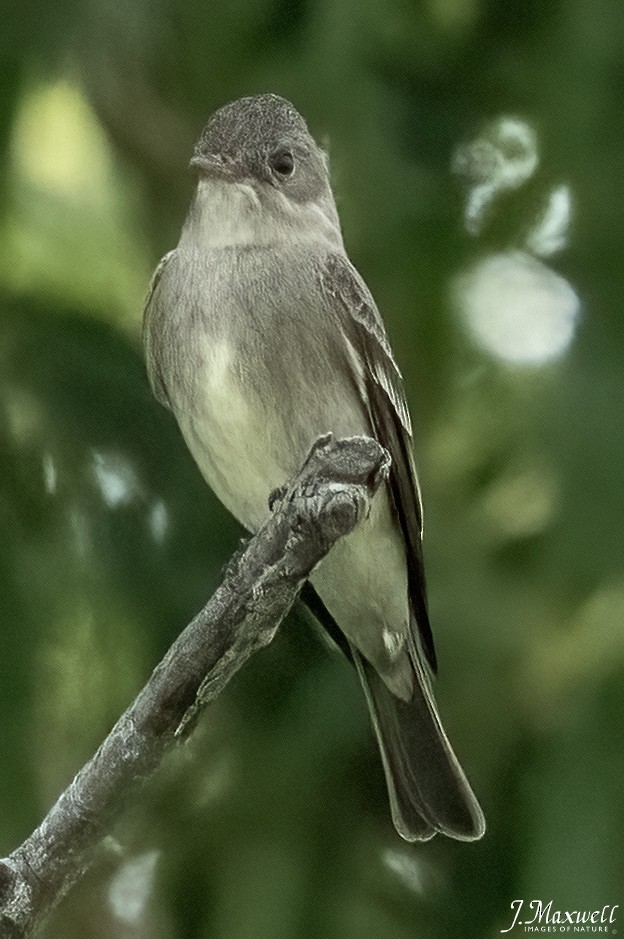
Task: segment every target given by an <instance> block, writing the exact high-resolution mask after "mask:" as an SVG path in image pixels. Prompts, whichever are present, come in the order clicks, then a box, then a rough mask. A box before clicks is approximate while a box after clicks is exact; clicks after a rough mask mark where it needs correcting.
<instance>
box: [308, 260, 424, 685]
mask: <svg viewBox="0 0 624 939" xmlns="http://www.w3.org/2000/svg"><path fill="white" fill-rule="evenodd" d="M322 282H323V285H324V288H325V290H326V291H327V292H328V293H329V294H330V295H331V297H332V299H333V301H334V304H333V305H334V306H335V307H336V308H337V309H338V310H339V312H340V313H341V314H342V318H343V326H344V329H345V332H346V334H347V336H348V337H349V339H350V341H351V343H352V344H353V345H354V347H355V348H356V349H357V350H358V351H359V353H360V355H361V357H362V359H363V361H364V364H365V378H364V385H365V387H364V397H365V403H366V406H367V408H368V411H369V415H370V419H371V423H372V425H373V428H374V430H375V434H376V437H377V439H378V440H379V442H380V443H381V444H382V446H384V447H385V448H386V449H387V450H388V452H389V453H390V456H391V457H392V467H391V470H390V491H391V494H392V501H393V504H394V508H395V510H396V513H397V516H398V519H399V522H400V525H401V529H402V532H403V537H404V539H405V545H406V549H407V555H408V573H409V590H410V604H411V609H412V614H413V620H414V622H415V623H416V629H415V630H414V632H415V635H414V639H415V641H416V643H417V646H418V647H419V648H420V649H421V650H422V654H423V656H424V659H425V661H426V662H428V664H429V666H430V667H431V669H432V670H433V671H434V672H435V671H436V670H437V659H436V653H435V646H434V642H433V633H432V631H431V624H430V622H429V614H428V611H427V600H426V585H425V573H424V564H423V554H422V535H423V512H422V499H421V495H420V487H419V485H418V477H417V475H416V468H415V465H414V458H413V455H412V423H411V419H410V414H409V409H408V406H407V400H406V398H405V390H404V388H403V378H402V376H401V372H400V371H399V367H398V365H397V364H396V362H395V360H394V357H393V355H392V350H391V348H390V344H389V342H388V338H387V336H386V332H385V329H384V325H383V322H382V319H381V316H380V315H379V312H378V310H377V307H376V306H375V301H374V300H373V298H372V296H371V294H370V291H369V290H368V288H367V286H366V284H365V283H364V281H363V280H362V278H361V277H360V276H359V274H358V273H357V271H356V270H355V268H354V267H353V266H352V265H351V264H350V263H349V261H348V259H347V258H346V257H345V256H343V255H338V254H332V255H330V256H329V257H328V258H327V261H326V263H325V267H324V269H323V273H322Z"/></svg>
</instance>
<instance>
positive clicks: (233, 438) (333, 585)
mask: <svg viewBox="0 0 624 939" xmlns="http://www.w3.org/2000/svg"><path fill="white" fill-rule="evenodd" d="M234 365H235V363H234V353H233V351H232V349H231V348H230V347H229V346H228V345H226V344H225V343H223V342H222V343H217V344H215V345H214V346H213V348H212V349H211V350H210V360H209V362H207V366H208V367H207V368H206V369H205V370H204V371H203V377H202V384H201V386H200V387H198V388H197V389H196V393H195V395H194V396H193V406H192V408H188V407H187V408H185V409H183V410H182V409H179V408H176V406H175V401H174V402H173V404H174V411H175V413H176V417H177V419H178V423H179V425H180V429H181V431H182V434H183V435H184V438H185V440H186V443H187V446H188V447H189V450H190V451H191V454H192V455H193V457H194V459H195V461H196V462H197V464H198V466H199V468H200V470H201V472H202V474H203V476H204V477H205V479H206V481H207V482H208V483H209V485H210V486H211V488H212V489H213V490H214V492H215V494H216V495H217V497H218V498H219V499H220V501H221V502H222V503H223V504H224V505H225V506H226V508H227V509H228V510H229V511H230V512H231V513H232V514H233V515H234V516H235V517H236V518H237V519H238V520H239V521H240V522H241V523H242V524H243V525H244V526H245V527H246V528H247V529H248V530H249V531H256V530H257V529H258V528H259V527H260V526H261V525H262V524H263V523H264V522H265V521H266V519H267V518H268V516H269V505H268V500H269V495H270V493H271V492H272V491H273V490H274V489H275V488H277V487H278V486H281V485H283V484H284V483H286V482H287V481H288V480H289V479H290V478H291V477H292V476H293V475H294V473H295V472H297V470H298V469H299V468H300V466H301V465H302V463H303V460H304V459H305V456H306V455H307V453H308V451H309V448H310V446H311V445H312V443H313V442H314V441H315V440H316V439H317V437H318V436H319V435H320V434H323V433H326V432H328V431H332V432H333V433H335V434H336V436H350V435H354V434H361V433H370V430H369V429H368V427H367V424H366V421H365V418H364V417H363V415H362V411H361V407H360V406H359V404H357V402H356V401H355V400H353V401H350V400H349V396H348V394H347V393H345V398H346V400H345V401H344V402H343V403H342V406H341V408H340V409H339V410H338V411H337V409H336V408H335V406H334V404H333V403H332V402H329V403H328V406H327V412H328V413H327V416H326V415H324V414H323V407H322V399H321V398H318V397H317V398H316V403H317V406H316V407H312V409H310V407H309V401H302V402H301V411H300V413H299V415H298V416H299V418H300V419H299V420H298V421H296V423H297V425H298V426H296V427H292V426H289V427H286V426H285V424H284V419H283V414H282V413H277V409H276V408H271V409H270V410H267V409H266V407H265V406H264V404H263V402H261V401H260V400H258V399H257V398H255V397H254V396H253V395H250V394H248V393H246V392H245V390H244V389H243V387H242V385H241V382H240V380H238V378H237V373H236V369H235V367H234ZM319 401H321V405H319V404H318V402H319ZM294 413H295V414H298V412H297V411H295V412H294ZM292 414H293V409H292V407H291V408H290V415H291V417H290V420H291V421H292V420H293V418H292ZM330 415H331V416H330ZM310 579H311V581H312V583H313V585H314V587H315V589H316V590H317V592H318V594H319V596H320V597H321V599H322V600H323V602H324V603H325V605H326V607H327V609H328V610H329V611H330V613H331V614H332V616H333V617H334V618H335V619H336V621H337V623H338V624H339V626H340V628H341V629H342V631H343V632H344V633H345V635H346V636H347V638H349V639H350V640H351V641H352V642H353V643H354V644H355V645H356V646H357V647H358V648H359V649H360V651H361V652H362V653H363V654H364V655H365V656H366V657H367V658H368V659H369V660H370V661H371V662H373V663H374V664H375V665H376V666H377V667H378V668H379V671H380V672H381V674H382V675H384V677H385V678H386V680H387V683H388V684H389V686H390V687H391V688H392V689H393V690H395V691H396V693H398V694H401V695H402V696H404V697H408V696H409V693H410V692H411V668H410V667H409V666H408V663H407V662H406V661H404V660H405V658H406V655H405V650H404V644H405V637H406V635H407V630H408V628H409V626H408V622H409V613H408V599H407V598H408V584H407V569H406V558H405V550H404V545H403V539H402V536H401V533H400V530H399V528H398V525H397V523H396V521H395V519H394V517H393V514H392V512H391V509H390V504H389V499H388V495H387V492H386V490H385V489H384V490H382V491H380V492H379V493H378V495H377V496H376V497H375V499H374V501H373V506H372V509H371V513H370V516H369V517H368V518H367V519H365V520H364V521H363V522H362V523H361V524H360V525H358V527H357V528H356V529H355V531H354V532H353V533H352V534H351V535H349V536H347V537H346V538H343V539H341V540H340V541H339V542H338V543H337V544H336V545H335V546H334V548H332V550H331V551H330V553H329V555H328V556H327V557H326V558H325V559H324V561H323V562H321V564H320V565H319V566H318V567H317V569H316V570H315V571H313V573H312V575H311V578H310Z"/></svg>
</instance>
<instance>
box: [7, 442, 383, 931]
mask: <svg viewBox="0 0 624 939" xmlns="http://www.w3.org/2000/svg"><path fill="white" fill-rule="evenodd" d="M388 469H389V457H388V455H387V453H386V451H385V450H384V449H383V448H382V447H381V446H380V445H379V444H378V443H376V441H374V440H371V439H369V438H367V437H352V438H349V439H344V440H336V439H335V438H334V437H333V435H331V434H328V435H326V436H325V437H321V438H319V440H317V441H316V443H315V444H314V446H313V447H312V449H311V451H310V453H309V455H308V457H307V459H306V461H305V463H304V465H303V467H302V469H301V471H300V472H299V473H298V475H297V476H296V477H295V479H294V480H293V481H292V482H291V483H290V484H289V485H288V486H287V487H285V488H284V490H282V491H280V492H279V493H277V494H274V497H273V504H272V515H271V517H270V518H269V520H268V522H267V523H266V525H265V526H264V527H263V528H262V529H261V530H260V531H259V532H258V534H256V535H255V536H254V537H253V538H251V540H250V541H249V542H248V543H247V545H246V547H245V549H244V550H243V551H242V552H241V553H239V554H238V555H236V556H235V557H234V558H233V559H232V561H231V562H230V564H229V566H228V568H227V570H226V573H225V577H224V580H223V583H222V584H221V586H220V587H219V588H218V590H217V591H216V593H215V594H214V596H213V597H212V598H211V599H210V600H209V601H208V603H207V604H206V606H205V607H204V609H203V610H202V611H201V612H200V613H199V614H198V615H197V616H196V617H195V619H194V620H193V621H192V622H191V623H190V624H189V625H188V626H187V627H186V629H185V630H184V631H183V632H182V633H181V634H180V636H179V637H178V639H177V640H176V641H175V642H174V643H173V645H172V646H171V648H170V649H169V651H168V652H167V654H166V655H165V658H164V659H163V661H162V662H161V663H160V665H158V666H157V668H156V669H155V670H154V672H153V673H152V676H151V677H150V679H149V681H148V683H147V684H146V685H145V687H144V688H143V690H142V691H141V692H140V693H139V695H138V696H137V698H136V699H135V701H134V703H133V704H132V705H131V706H130V707H129V708H128V710H127V711H126V712H125V713H124V714H123V715H122V716H121V717H120V719H119V720H118V721H117V723H116V724H115V726H114V727H113V729H112V730H111V732H110V734H109V735H108V737H107V738H106V739H105V740H104V742H103V743H102V744H101V746H100V747H99V749H98V750H97V752H96V754H95V755H94V756H93V757H92V759H91V760H90V761H89V762H88V763H87V764H86V765H85V766H84V767H83V768H82V769H81V770H80V772H79V773H78V775H77V776H76V778H75V779H74V781H73V782H72V783H71V785H70V786H69V787H68V789H66V791H65V792H64V793H63V794H62V795H61V796H60V798H59V799H58V801H57V802H56V804H55V805H54V806H53V808H52V809H51V810H50V812H49V813H48V815H47V816H46V818H45V819H44V820H43V821H42V823H41V824H40V825H39V827H38V828H37V829H36V830H35V831H34V832H33V833H32V834H31V835H30V836H29V837H28V838H27V839H26V840H25V841H24V842H23V844H21V845H20V847H18V848H17V849H16V850H15V851H13V853H12V854H11V855H10V856H9V857H7V858H4V859H2V860H0V937H2V939H25V937H27V936H32V935H33V934H34V933H35V932H36V930H37V928H38V927H39V926H40V925H41V923H42V922H43V920H44V918H45V916H46V915H47V914H48V913H49V912H50V911H51V910H52V909H53V907H54V906H55V905H56V904H57V903H58V901H59V900H60V899H61V898H62V897H63V896H64V895H65V894H66V893H67V891H68V890H69V889H70V888H71V887H72V885H73V884H75V883H76V881H77V880H79V879H80V877H81V876H82V875H83V874H84V873H85V871H86V870H87V869H88V868H89V866H90V864H91V863H92V859H93V855H94V848H95V847H96V846H97V844H98V843H99V842H100V840H101V839H102V837H103V836H104V835H106V834H107V833H108V831H109V830H110V828H111V826H112V824H113V823H114V821H115V820H116V818H117V817H118V815H119V814H120V812H121V809H122V807H123V803H124V802H126V801H127V800H128V798H129V797H131V796H132V794H133V793H134V792H135V791H136V789H137V787H138V786H139V785H140V784H141V782H142V781H143V780H145V779H146V778H147V776H149V775H150V774H151V773H152V772H153V771H154V770H155V769H156V767H157V766H158V765H159V764H160V762H161V760H162V759H163V757H164V755H165V754H166V753H167V752H168V751H169V750H170V749H171V748H172V747H173V746H175V745H176V743H177V742H178V741H180V740H182V739H183V738H184V737H186V736H187V735H188V734H189V732H190V731H191V730H192V728H193V727H194V725H195V724H196V722H197V720H198V718H199V716H200V714H201V712H202V710H203V709H204V708H205V706H206V705H207V704H208V703H209V702H210V701H211V700H213V699H214V698H215V697H216V696H217V695H218V694H219V693H220V692H221V691H222V689H223V688H224V687H225V685H226V684H227V683H228V681H229V680H230V678H232V676H233V675H234V674H235V673H236V672H237V671H238V669H239V668H240V667H241V666H242V665H243V664H244V663H245V662H246V661H247V659H248V658H249V657H250V656H251V655H253V653H254V652H256V651H258V650H259V649H261V648H263V647H264V646H266V645H268V643H269V642H271V640H272V639H273V636H274V635H275V632H276V631H277V628H278V626H279V624H280V623H281V622H282V620H283V619H284V617H285V616H286V614H287V613H288V611H289V610H290V608H291V606H292V604H293V603H294V601H295V599H296V597H297V595H298V593H299V591H300V589H301V587H302V586H303V584H304V583H305V581H306V579H307V577H308V576H309V574H310V572H311V571H312V569H313V568H314V567H315V566H316V565H317V564H318V563H319V562H320V561H321V560H322V559H323V558H324V557H325V555H326V554H327V552H328V551H329V550H330V548H331V547H332V545H333V544H334V543H335V542H336V541H337V540H338V539H339V538H341V537H343V536H344V535H346V534H348V533H349V532H350V531H352V530H353V528H354V527H355V526H356V525H357V523H358V522H359V521H360V520H361V519H362V518H363V517H364V516H365V515H366V514H367V513H368V511H369V508H370V503H371V500H372V498H373V496H374V494H375V492H376V491H377V489H378V487H379V486H380V484H381V482H382V481H383V480H384V479H385V478H386V476H387V473H388Z"/></svg>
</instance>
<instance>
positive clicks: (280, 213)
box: [143, 94, 485, 841]
mask: <svg viewBox="0 0 624 939" xmlns="http://www.w3.org/2000/svg"><path fill="white" fill-rule="evenodd" d="M190 162H191V167H192V169H193V170H194V171H195V173H196V174H197V186H196V189H195V192H194V196H193V198H192V201H191V205H190V207H189V210H188V214H187V216H186V220H185V222H184V224H183V227H182V231H181V235H180V239H179V242H178V245H177V247H176V248H175V249H174V250H172V251H170V252H169V253H168V254H166V255H165V257H164V258H163V259H162V261H161V262H160V264H159V265H158V267H157V268H156V271H155V273H154V276H153V278H152V282H151V286H150V289H149V293H148V298H147V301H146V304H145V311H144V318H143V340H144V347H145V355H146V362H147V372H148V376H149V381H150V384H151V387H152V390H153V392H154V394H155V396H156V398H157V399H158V400H159V401H160V402H161V403H163V404H164V405H165V406H166V407H168V408H170V409H171V411H172V412H173V414H174V416H175V418H176V420H177V423H178V425H179V428H180V430H181V433H182V436H183V438H184V440H185V442H186V445H187V447H188V449H189V450H190V453H191V454H192V456H193V458H194V460H195V462H196V463H197V465H198V467H199V470H200V471H201V473H202V475H203V476H204V478H205V480H206V481H207V483H208V484H209V485H210V487H211V488H212V489H213V491H214V492H215V494H216V495H217V497H218V498H219V499H220V500H221V502H222V503H223V505H224V506H225V507H226V508H227V509H228V510H229V511H230V512H231V513H232V515H234V516H235V518H236V519H238V521H239V522H240V523H241V524H242V525H243V526H244V528H245V529H247V531H248V532H250V533H254V532H257V531H258V530H259V528H260V527H261V526H262V525H263V524H264V523H265V522H266V520H267V519H268V517H269V513H270V508H269V497H270V495H271V493H273V492H274V491H275V490H279V489H280V487H283V485H284V484H285V483H286V482H287V481H288V480H289V479H290V478H292V476H293V475H294V474H295V473H296V472H297V471H298V469H299V468H300V466H301V464H302V462H303V460H304V459H305V457H306V455H307V454H308V452H309V450H310V448H311V446H312V445H313V443H314V442H315V441H316V440H317V439H318V438H319V437H320V436H321V435H324V434H326V433H328V432H329V433H332V434H334V435H335V436H336V437H350V436H355V435H367V436H369V437H373V438H374V439H376V440H377V441H378V442H379V443H380V444H381V445H382V446H383V447H384V448H385V449H386V450H387V452H388V453H389V455H390V458H391V467H390V472H389V477H388V480H387V482H386V483H384V484H383V485H382V487H381V488H380V490H379V491H378V493H377V494H376V495H375V497H374V499H373V501H372V505H371V510H370V513H369V515H368V517H367V518H366V519H365V520H363V521H362V522H361V523H360V524H359V525H358V526H356V528H355V530H354V531H353V532H352V533H350V534H349V535H348V536H346V537H344V538H343V539H341V540H340V541H339V542H338V543H336V544H335V545H334V547H333V548H332V549H331V551H330V552H329V554H328V555H327V556H326V557H325V558H324V559H323V561H322V562H321V563H320V564H319V565H318V566H317V568H315V569H314V570H313V571H312V573H311V575H310V577H309V580H308V581H307V582H306V585H305V587H304V590H303V591H302V598H303V599H304V600H305V602H307V604H308V605H309V607H310V609H311V610H312V612H313V613H314V614H315V615H316V616H317V617H318V618H319V619H320V621H321V623H322V625H325V626H326V627H327V629H328V631H329V632H330V633H331V634H332V635H335V636H337V637H338V639H339V642H340V645H341V646H342V647H343V648H344V649H345V651H346V653H347V655H348V657H349V658H350V659H351V660H352V662H353V663H354V665H355V667H356V669H357V674H358V676H359V678H360V680H361V683H362V686H363V689H364V693H365V698H366V702H367V705H368V708H369V711H370V716H371V719H372V725H373V728H374V732H375V735H376V738H377V741H378V744H379V750H380V754H381V759H382V764H383V769H384V773H385V778H386V782H387V788H388V795H389V802H390V808H391V815H392V820H393V823H394V826H395V828H396V830H397V832H398V833H399V835H401V836H402V837H403V838H404V839H405V840H407V841H424V840H427V839H429V838H431V837H432V836H433V835H435V834H436V833H441V834H443V835H446V836H448V837H450V838H454V839H458V840H462V841H472V840H476V839H479V838H481V836H482V835H483V833H484V831H485V821H484V816H483V812H482V810H481V808H480V806H479V803H478V801H477V799H476V797H475V795H474V793H473V791H472V789H471V787H470V784H469V783H468V781H467V779H466V776H465V774H464V772H463V770H462V768H461V766H460V764H459V762H458V759H457V757H456V756H455V753H454V752H453V749H452V747H451V745H450V743H449V740H448V738H447V736H446V733H445V731H444V729H443V727H442V724H441V721H440V717H439V713H438V709H437V706H436V703H435V700H434V696H433V690H432V684H433V678H434V675H435V672H436V669H437V660H436V652H435V647H434V641H433V635H432V630H431V625H430V621H429V614H428V608H427V600H426V587H425V576H424V567H423V550H422V534H423V511H422V498H421V493H420V488H419V484H418V478H417V474H416V469H415V463H414V457H413V453H412V424H411V419H410V412H409V408H408V404H407V400H406V396H405V390H404V385H403V380H402V376H401V372H400V370H399V368H398V365H397V363H396V361H395V358H394V356H393V353H392V350H391V347H390V344H389V341H388V338H387V334H386V330H385V328H384V324H383V321H382V319H381V316H380V313H379V311H378V309H377V306H376V304H375V301H374V299H373V297H372V295H371V293H370V291H369V289H368V287H367V286H366V283H365V282H364V280H363V279H362V277H361V276H360V274H359V273H358V272H357V270H356V269H355V267H354V266H353V264H352V263H351V261H350V260H349V258H348V256H347V253H346V250H345V246H344V242H343V236H342V231H341V226H340V220H339V217H338V211H337V208H336V203H335V200H334V196H333V192H332V188H331V183H330V176H329V165H328V159H327V156H326V154H325V152H324V151H323V149H322V148H321V147H320V146H319V145H318V144H317V143H316V141H315V140H314V138H313V137H312V136H311V134H310V132H309V130H308V127H307V125H306V123H305V121H304V119H303V117H302V116H301V115H300V114H299V112H298V111H297V110H296V108H295V107H294V106H293V105H292V104H291V103H290V102H289V101H287V100H286V99H284V98H282V97H280V96H278V95H275V94H260V95H253V96H248V97H243V98H239V99H238V100H236V101H233V102H231V103H229V104H226V105H225V106H223V107H221V108H220V109H219V110H217V111H216V112H215V113H214V114H213V115H212V117H211V118H210V120H209V121H208V123H207V125H206V126H205V128H204V130H203V131H202V133H201V135H200V137H199V139H198V141H197V143H196V146H195V149H194V152H193V157H192V159H191V161H190Z"/></svg>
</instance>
